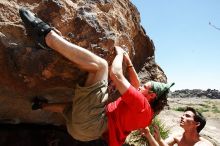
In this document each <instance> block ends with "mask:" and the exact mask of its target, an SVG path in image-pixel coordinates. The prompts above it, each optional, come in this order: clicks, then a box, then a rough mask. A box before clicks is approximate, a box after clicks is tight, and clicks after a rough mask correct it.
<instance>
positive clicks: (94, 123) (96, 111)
mask: <svg viewBox="0 0 220 146" xmlns="http://www.w3.org/2000/svg"><path fill="white" fill-rule="evenodd" d="M107 86H108V83H107V82H106V81H100V82H97V83H96V84H94V85H91V86H89V87H80V86H79V85H78V86H77V87H76V90H75V96H74V97H73V104H72V106H67V107H66V108H65V110H64V117H65V119H66V125H67V130H68V132H69V134H70V135H71V136H72V137H73V138H75V139H77V140H80V141H91V140H95V139H98V138H100V137H101V136H102V134H103V133H104V132H105V131H106V129H107V116H106V113H105V106H106V102H107V99H108V93H107Z"/></svg>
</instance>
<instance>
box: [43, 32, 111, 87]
mask: <svg viewBox="0 0 220 146" xmlns="http://www.w3.org/2000/svg"><path fill="white" fill-rule="evenodd" d="M45 40H46V44H47V45H48V46H49V47H50V48H52V49H54V50H55V51H57V52H59V53H60V54H62V55H63V56H65V57H66V58H67V59H69V60H70V61H72V62H74V63H75V64H77V65H78V67H79V68H80V69H83V70H85V71H87V72H89V75H88V78H87V81H86V83H85V86H89V85H92V84H94V83H96V82H98V81H102V80H106V81H107V78H108V63H107V61H106V60H104V59H102V58H101V57H99V56H97V55H96V54H94V53H92V52H90V51H89V50H86V49H84V48H82V47H80V46H77V45H75V44H73V43H70V42H68V41H66V40H65V39H64V38H62V37H61V36H60V35H58V34H57V33H56V32H55V31H53V30H51V31H50V32H49V33H48V34H47V35H46V37H45Z"/></svg>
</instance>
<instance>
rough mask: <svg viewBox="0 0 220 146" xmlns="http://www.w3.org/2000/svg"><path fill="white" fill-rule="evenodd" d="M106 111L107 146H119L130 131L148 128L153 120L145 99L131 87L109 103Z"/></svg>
mask: <svg viewBox="0 0 220 146" xmlns="http://www.w3.org/2000/svg"><path fill="white" fill-rule="evenodd" d="M106 110H107V111H106V112H107V116H108V143H109V146H121V145H122V144H123V143H124V141H125V138H126V137H127V135H128V134H129V133H130V132H131V131H133V130H137V129H139V128H144V127H146V126H148V125H149V124H150V123H151V121H152V118H153V110H152V109H151V107H150V104H149V103H148V101H147V99H146V97H145V96H144V95H143V94H142V93H140V92H139V91H138V90H137V89H135V88H134V87H133V86H130V87H129V88H128V90H127V91H126V92H125V93H124V94H123V95H122V96H121V97H119V98H118V99H117V100H116V101H114V102H111V103H109V104H108V105H107V108H106Z"/></svg>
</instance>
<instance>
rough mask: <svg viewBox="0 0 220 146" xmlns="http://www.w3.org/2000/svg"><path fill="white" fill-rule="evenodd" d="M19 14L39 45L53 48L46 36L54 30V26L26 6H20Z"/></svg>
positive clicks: (47, 48)
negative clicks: (47, 42) (49, 45)
mask: <svg viewBox="0 0 220 146" xmlns="http://www.w3.org/2000/svg"><path fill="white" fill-rule="evenodd" d="M19 14H20V17H21V19H22V21H23V22H24V24H25V27H26V29H27V30H30V35H31V36H32V37H33V38H34V39H35V40H36V42H37V45H39V46H40V47H41V48H42V49H46V50H51V49H50V48H49V47H48V46H47V44H46V42H45V36H46V35H47V34H48V33H49V32H50V31H51V30H52V27H50V26H49V25H48V24H47V23H45V22H44V21H42V20H41V19H40V18H37V17H36V15H35V14H34V13H32V12H31V11H29V10H28V9H26V8H20V9H19Z"/></svg>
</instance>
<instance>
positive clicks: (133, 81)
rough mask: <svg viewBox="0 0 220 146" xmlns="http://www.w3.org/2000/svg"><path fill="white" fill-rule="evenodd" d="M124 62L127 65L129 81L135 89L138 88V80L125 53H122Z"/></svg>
mask: <svg viewBox="0 0 220 146" xmlns="http://www.w3.org/2000/svg"><path fill="white" fill-rule="evenodd" d="M124 60H125V63H126V65H127V72H128V77H129V81H130V83H131V85H132V86H134V87H135V88H136V89H137V88H138V87H140V80H139V77H138V75H137V72H136V70H135V68H134V66H133V64H132V62H131V59H130V57H129V55H128V53H127V52H124Z"/></svg>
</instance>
